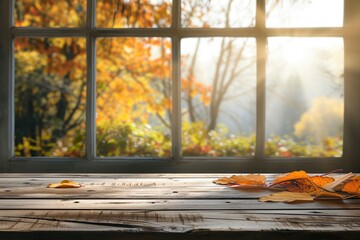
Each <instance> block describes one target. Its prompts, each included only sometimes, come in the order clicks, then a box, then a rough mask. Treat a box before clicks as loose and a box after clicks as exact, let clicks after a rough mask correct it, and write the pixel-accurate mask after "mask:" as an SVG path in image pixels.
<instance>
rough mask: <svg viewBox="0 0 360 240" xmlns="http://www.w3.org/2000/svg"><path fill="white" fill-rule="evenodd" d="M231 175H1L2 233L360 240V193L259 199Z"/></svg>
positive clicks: (4, 237) (5, 237)
mask: <svg viewBox="0 0 360 240" xmlns="http://www.w3.org/2000/svg"><path fill="white" fill-rule="evenodd" d="M230 175H231V174H106V175H105V174H0V239H1V240H11V239H77V240H80V239H86V240H89V239H222V240H223V239H240V238H241V239H301V240H304V237H307V236H309V237H314V239H316V240H318V239H327V240H328V239H347V240H348V239H360V199H351V200H344V201H341V200H323V201H315V202H310V203H292V204H285V203H262V202H258V198H259V197H260V196H264V195H267V194H269V193H270V192H269V191H264V190H254V189H253V190H237V189H232V188H229V187H226V186H221V185H215V184H213V183H212V181H213V180H215V179H216V178H218V177H222V176H230ZM272 177H273V175H268V179H271V178H272ZM62 179H71V180H74V181H77V182H79V183H81V184H83V185H84V187H81V188H77V189H49V188H46V186H47V184H48V183H53V182H59V181H60V180H62Z"/></svg>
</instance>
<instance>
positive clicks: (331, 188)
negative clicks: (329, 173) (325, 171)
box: [323, 173, 354, 192]
mask: <svg viewBox="0 0 360 240" xmlns="http://www.w3.org/2000/svg"><path fill="white" fill-rule="evenodd" d="M353 176H354V174H352V173H348V174H345V175H340V176H337V177H335V179H334V181H333V182H330V183H328V184H326V185H325V186H324V187H323V188H324V189H326V190H327V191H330V192H335V190H336V187H337V186H339V185H341V184H343V183H344V182H345V181H347V180H348V179H349V178H352V177H353Z"/></svg>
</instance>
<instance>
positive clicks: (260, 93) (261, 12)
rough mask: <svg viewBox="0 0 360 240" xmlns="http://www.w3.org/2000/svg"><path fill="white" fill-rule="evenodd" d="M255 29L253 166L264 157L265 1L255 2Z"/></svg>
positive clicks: (258, 0)
mask: <svg viewBox="0 0 360 240" xmlns="http://www.w3.org/2000/svg"><path fill="white" fill-rule="evenodd" d="M256 5H257V8H256V29H257V31H258V32H259V36H257V38H256V59H257V60H256V61H257V62H256V63H257V64H256V79H257V80H256V82H257V83H256V143H255V162H254V166H255V165H259V164H260V162H261V161H263V159H264V156H265V109H266V107H265V94H266V83H265V75H266V37H267V36H266V35H265V31H266V28H265V21H266V19H265V12H266V9H265V0H257V4H256Z"/></svg>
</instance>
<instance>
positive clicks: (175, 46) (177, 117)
mask: <svg viewBox="0 0 360 240" xmlns="http://www.w3.org/2000/svg"><path fill="white" fill-rule="evenodd" d="M172 11H173V15H172V20H171V21H172V25H171V33H172V34H171V41H172V43H171V48H172V100H173V106H172V118H171V124H172V129H171V160H172V162H174V163H175V162H178V161H180V158H181V93H180V91H181V83H180V79H181V77H180V64H181V63H180V61H181V60H180V58H181V52H180V41H181V38H180V37H179V35H178V34H177V33H178V30H179V28H180V14H181V3H180V1H177V0H173V10H172Z"/></svg>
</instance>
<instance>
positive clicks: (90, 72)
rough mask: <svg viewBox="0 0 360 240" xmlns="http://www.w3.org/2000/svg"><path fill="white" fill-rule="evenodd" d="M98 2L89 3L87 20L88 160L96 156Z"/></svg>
mask: <svg viewBox="0 0 360 240" xmlns="http://www.w3.org/2000/svg"><path fill="white" fill-rule="evenodd" d="M95 9H96V0H88V1H87V20H86V28H87V35H86V63H87V64H86V70H87V71H86V131H85V134H86V138H85V139H86V140H85V151H86V160H88V161H90V160H92V159H94V158H95V156H96V40H95V37H94V35H93V34H91V31H92V29H93V28H94V27H95V26H96V12H95Z"/></svg>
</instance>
